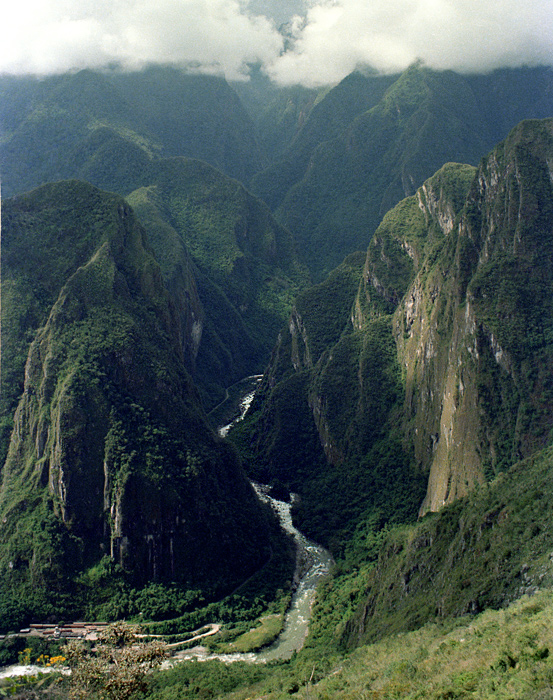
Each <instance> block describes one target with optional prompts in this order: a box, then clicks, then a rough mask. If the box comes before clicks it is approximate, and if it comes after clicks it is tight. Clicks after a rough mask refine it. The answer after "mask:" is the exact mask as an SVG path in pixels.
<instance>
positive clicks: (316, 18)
mask: <svg viewBox="0 0 553 700" xmlns="http://www.w3.org/2000/svg"><path fill="white" fill-rule="evenodd" d="M291 38H292V47H293V48H292V49H289V50H288V51H287V52H286V53H285V54H284V55H282V56H279V57H278V58H276V59H275V60H274V61H273V63H272V64H271V65H270V66H269V67H268V71H269V73H270V75H271V76H272V77H273V78H274V79H275V80H277V81H278V82H281V83H293V82H296V81H298V80H299V81H301V82H302V83H304V84H310V85H324V84H328V83H333V82H335V81H337V80H339V79H340V78H341V77H343V76H344V75H346V74H348V73H350V72H351V71H352V70H354V69H355V68H356V67H357V66H359V65H368V66H371V67H373V68H376V69H377V70H379V71H384V72H394V71H397V70H401V69H404V68H405V67H406V66H408V65H409V64H410V63H412V62H414V61H416V60H419V59H420V60H422V61H424V63H425V64H427V65H429V66H430V67H433V68H437V69H447V68H451V69H453V70H458V71H463V72H466V71H486V70H490V69H494V68H498V67H500V66H520V65H523V64H549V65H550V64H551V63H553V2H552V1H551V0H529V2H526V3H522V2H520V1H519V0H516V1H515V0H491V1H490V2H482V0H373V1H372V2H371V1H370V0H334V1H332V0H329V1H328V2H317V3H316V4H314V5H313V6H312V7H311V8H310V9H309V11H308V13H307V16H306V18H305V19H304V20H303V21H299V19H297V20H296V23H295V25H294V26H293V27H292V31H291Z"/></svg>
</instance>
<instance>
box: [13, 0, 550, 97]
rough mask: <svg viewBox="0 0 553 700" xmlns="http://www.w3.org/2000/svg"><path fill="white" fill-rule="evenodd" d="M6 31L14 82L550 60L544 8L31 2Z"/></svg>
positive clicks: (323, 79)
mask: <svg viewBox="0 0 553 700" xmlns="http://www.w3.org/2000/svg"><path fill="white" fill-rule="evenodd" d="M3 24H4V28H5V32H4V34H5V41H4V42H3V45H2V48H1V50H0V73H10V74H16V75H24V74H35V75H49V74H60V73H63V72H67V71H73V70H79V69H83V68H93V69H103V68H107V67H110V66H113V65H118V66H120V67H122V68H123V69H124V70H137V69H140V68H144V67H145V66H148V65H151V64H158V65H174V66H179V67H188V68H189V69H190V70H193V71H195V72H199V73H204V74H211V75H222V76H224V77H226V78H227V79H229V80H236V79H242V80H247V78H248V75H249V72H250V66H251V65H252V64H256V63H260V64H261V65H262V66H263V70H264V72H265V73H266V74H267V75H269V76H270V77H271V79H272V80H274V81H275V82H277V83H278V84H280V85H292V84H294V85H297V84H301V85H304V86H307V87H316V86H321V85H327V86H328V85H332V84H335V83H337V82H339V81H340V80H342V79H343V78H344V77H345V76H346V75H348V74H349V73H351V72H352V71H354V70H355V69H356V68H358V67H359V66H368V67H370V68H372V69H375V70H377V71H379V72H382V73H393V72H398V71H402V70H405V69H406V68H407V67H408V66H409V65H410V64H411V63H413V62H414V61H417V60H422V61H424V63H425V64H426V65H428V66H429V67H431V68H434V69H437V70H445V69H452V70H456V71H462V72H467V71H469V72H487V71H490V70H494V69H496V68H500V67H521V66H524V65H530V66H536V65H551V61H552V55H553V27H552V18H551V8H550V6H549V3H548V2H547V1H546V0H533V2H531V3H526V4H524V5H521V4H520V3H515V2H514V1H513V0H501V2H495V3H493V5H486V6H483V5H476V4H475V3H474V2H473V1H472V0H463V1H462V2H456V3H455V5H452V4H451V3H449V2H446V0H438V1H437V2H433V3H431V4H429V3H427V2H424V0H417V1H416V2H408V1H407V0H396V1H395V2H394V3H392V4H391V3H389V2H385V1H384V0H378V2H373V3H371V4H370V5H367V3H366V2H364V0H339V1H337V2H325V1H323V0H311V1H310V2H305V1H304V2H300V1H299V0H297V1H296V2H292V1H291V0H287V1H286V2H277V0H264V1H261V0H247V1H244V2H239V0H179V1H178V2H177V0H163V1H162V2H159V1H157V2H155V3H154V2H152V0H132V1H131V2H128V1H125V2H124V1H123V0H117V1H115V2H113V1H112V2H110V3H100V4H98V3H90V2H85V3H83V2H79V3H77V2H75V1H74V0H67V1H66V2H64V3H63V4H59V3H55V2H49V1H48V0H32V1H31V0H27V2H25V3H22V4H19V5H17V4H15V5H11V6H10V7H7V8H5V11H4V13H3Z"/></svg>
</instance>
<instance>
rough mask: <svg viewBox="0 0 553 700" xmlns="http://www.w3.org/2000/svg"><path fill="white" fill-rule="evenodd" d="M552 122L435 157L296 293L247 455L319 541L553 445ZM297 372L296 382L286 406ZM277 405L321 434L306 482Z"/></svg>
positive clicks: (433, 504)
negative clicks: (287, 451) (289, 451)
mask: <svg viewBox="0 0 553 700" xmlns="http://www.w3.org/2000/svg"><path fill="white" fill-rule="evenodd" d="M552 125H553V122H552V121H551V120H543V121H526V122H522V123H521V124H520V125H519V126H518V127H516V128H515V129H514V130H513V131H512V132H511V134H510V135H509V137H508V138H507V140H506V141H505V142H503V143H502V144H500V145H499V146H497V147H496V148H495V149H494V150H493V151H492V152H491V153H490V154H489V156H488V157H487V158H486V159H484V160H483V161H482V164H481V166H480V168H479V169H478V170H475V169H474V168H473V167H472V166H466V165H456V164H448V165H446V166H444V167H443V168H442V169H441V170H440V171H438V173H436V175H435V176H433V177H432V178H430V180H428V181H426V182H425V183H424V185H423V186H422V187H421V188H419V190H418V191H417V193H416V194H415V195H414V196H412V197H410V198H408V199H406V200H404V201H402V202H401V203H400V204H399V205H398V206H397V207H395V208H394V209H393V210H391V211H390V212H389V213H388V214H387V215H386V216H385V217H384V219H383V222H382V224H381V225H380V227H379V228H378V229H377V231H376V233H375V236H374V238H373V240H372V241H371V244H370V245H369V248H368V252H367V255H366V259H365V261H364V265H363V267H362V268H360V267H357V266H355V267H351V268H350V273H349V274H350V275H352V276H351V277H350V282H349V283H348V284H344V277H343V275H344V270H345V269H346V268H339V269H338V271H337V272H336V273H333V275H331V276H330V277H329V278H328V280H327V281H326V282H325V283H322V284H321V285H319V286H317V287H314V288H313V289H312V290H308V291H307V292H305V293H304V294H303V295H302V296H300V297H298V300H297V303H296V309H295V310H294V312H293V314H292V316H291V318H290V322H289V325H288V328H287V329H286V330H284V329H283V330H282V332H281V335H280V337H279V341H278V343H277V346H276V348H275V352H274V355H273V362H272V365H271V367H270V368H269V371H268V373H267V375H266V378H265V380H264V381H265V386H264V389H263V391H262V393H261V394H260V399H259V403H258V404H257V405H254V410H257V412H258V413H257V415H254V416H253V417H252V419H251V421H252V428H251V430H252V432H253V442H252V444H253V445H254V446H255V449H257V450H258V454H256V455H255V461H258V462H259V464H264V465H265V466H264V470H265V472H266V473H267V474H270V476H271V478H282V480H283V481H285V483H286V482H289V483H290V485H292V486H293V488H299V489H300V493H301V495H302V503H301V505H300V517H305V518H306V522H305V523H304V526H306V527H307V528H308V529H310V528H313V530H310V531H311V533H312V534H313V536H318V537H320V538H322V539H323V541H325V542H329V539H328V538H329V532H334V536H335V537H336V539H337V540H338V541H339V540H340V537H341V536H340V535H339V534H337V533H339V532H340V529H341V528H343V529H342V532H343V533H345V532H346V531H347V530H348V527H349V528H351V527H352V526H354V527H355V523H357V526H358V527H361V528H362V527H363V525H362V523H363V522H364V523H367V522H368V521H370V519H371V517H372V519H373V522H380V523H381V524H382V522H386V521H387V520H388V519H390V518H391V521H392V522H393V521H394V519H397V518H399V519H401V517H404V516H405V513H407V512H408V510H409V508H410V507H414V506H415V503H414V500H415V499H416V498H420V501H419V503H418V504H417V505H416V507H417V508H418V507H421V512H422V513H424V512H426V511H428V510H437V509H439V508H441V507H443V505H444V504H446V503H449V502H452V501H454V500H456V499H457V498H459V497H460V496H463V495H464V494H467V493H468V492H469V491H470V490H471V489H473V488H474V486H475V485H476V484H478V483H483V482H485V481H486V480H488V479H490V478H492V477H493V476H494V475H496V474H498V473H499V472H501V471H503V470H505V469H507V468H509V467H510V466H511V465H513V464H514V463H515V462H517V461H518V460H519V459H520V458H521V457H524V456H528V455H530V454H532V453H533V452H534V451H536V450H538V449H540V448H541V447H543V446H545V445H546V444H547V443H548V440H549V436H550V430H551V423H550V415H551V412H550V401H551V391H550V377H551V348H552V346H551V325H552V323H553V315H552V313H551V301H550V299H551V293H552V291H553V290H552V289H551V284H552V282H551V280H552V279H553V274H552V272H553V270H552V267H551V262H552V261H551V255H550V245H549V243H550V238H551V235H552V232H553V219H552V217H551V211H552V202H553V192H552V189H551V188H552V184H551V176H550V172H551V171H550V165H549V163H550V162H551V160H552V155H551V154H552V150H551V149H552V141H551V135H552ZM352 262H353V258H352V259H351V260H350V261H349V265H351V263H352ZM346 267H348V266H346ZM336 280H340V282H339V284H338V288H339V289H340V291H341V292H342V293H343V295H344V296H339V297H336V296H335V295H334V294H333V293H332V291H331V290H332V289H333V283H334V282H335V281H336ZM355 280H356V283H355V282H354V281H355ZM352 283H353V284H355V286H356V291H355V292H352ZM348 289H349V290H350V292H349V294H348V293H347V292H346V291H345V290H348ZM293 377H295V379H294V380H293V379H292V378H293ZM300 377H302V381H301V383H300ZM293 381H294V382H295V385H296V391H297V392H298V391H299V393H296V394H295V398H294V401H289V402H288V405H286V404H279V403H278V401H277V399H276V396H277V395H278V393H279V392H280V393H283V392H285V387H286V386H291V385H292V383H293ZM298 387H299V388H298ZM302 403H303V404H304V408H302V409H298V408H297V406H298V404H302ZM278 406H280V408H278V410H277V407H278ZM307 407H308V410H307ZM286 410H288V411H290V413H293V412H294V411H296V412H297V415H298V416H302V418H301V419H298V424H300V425H305V424H306V416H307V415H308V413H311V416H312V417H311V419H310V420H311V424H310V425H311V427H310V428H309V430H312V428H313V426H314V427H315V428H316V432H317V435H318V440H317V441H315V443H316V442H318V443H319V447H317V448H316V449H314V450H313V465H315V466H314V467H313V471H312V472H309V471H307V473H305V472H304V471H302V477H301V483H300V484H298V483H297V482H298V479H297V478H296V476H297V475H296V476H295V475H294V472H293V470H292V469H291V468H290V467H287V466H286V464H283V459H282V457H281V456H278V455H276V454H274V452H273V449H272V447H271V446H272V445H279V444H280V443H281V441H282V439H283V438H282V437H281V436H279V430H280V426H283V425H293V418H292V417H291V416H290V417H286V418H284V417H283V415H282V414H283V413H285V412H286ZM275 411H277V412H276V413H275ZM269 426H272V427H269ZM289 438H290V436H289V435H288V437H287V438H286V440H288V439H289ZM286 440H285V441H286ZM297 442H298V441H297V440H296V444H297ZM304 444H306V445H307V444H310V445H313V444H314V441H313V439H312V438H311V439H310V442H309V443H307V442H305V443H304ZM321 448H322V450H323V451H324V454H325V457H324V460H321V454H320V450H321ZM298 451H299V452H300V454H301V455H302V458H301V463H302V464H303V463H307V462H308V458H307V456H306V455H303V450H302V449H301V448H299V450H298ZM284 461H285V460H284ZM324 462H326V466H325V467H321V463H324ZM306 474H307V476H306ZM333 474H335V475H336V476H337V475H339V478H338V482H335V481H333V479H334V478H335V477H333V476H332V475H333ZM353 475H355V476H353ZM349 478H353V479H355V481H356V485H355V487H352V485H351V484H350V485H349V486H348V487H347V488H345V489H344V494H346V493H349V496H348V497H347V498H346V497H344V501H343V502H342V497H341V496H340V493H341V490H340V488H341V487H339V486H338V483H339V482H341V483H342V486H343V485H344V484H345V483H346V482H347V481H348V479H349ZM325 480H327V481H326V487H324V488H323V487H322V486H321V484H322V483H324V482H325ZM423 481H425V482H426V489H427V494H426V497H425V499H424V501H423V498H422V496H421V492H420V490H419V487H420V484H421V483H422V482H423ZM303 483H309V487H308V488H305V487H303V486H302V484H303ZM317 483H318V484H319V486H318V487H315V486H314V484H317ZM330 484H332V487H331V488H329V485H330ZM400 485H402V486H407V485H409V486H408V487H407V490H406V491H405V492H402V488H401V486H400ZM417 485H418V486H417ZM352 489H353V490H352ZM352 492H353V493H355V494H356V495H357V496H358V497H359V500H360V501H361V502H362V503H363V505H362V507H359V506H356V505H355V504H356V503H358V500H357V497H356V498H355V499H352V498H351V493H352ZM311 499H313V500H315V499H317V500H318V503H317V505H315V504H314V503H312V501H311ZM346 502H347V506H346V505H345V503H346ZM337 503H340V506H339V507H338V511H339V513H340V516H341V525H338V521H336V522H333V517H332V516H331V515H330V514H331V513H333V512H334V510H335V508H337ZM312 508H313V509H314V510H316V511H317V512H318V513H319V516H318V518H316V517H315V515H314V513H313V512H312V513H309V511H310V510H311V509H312ZM402 509H404V510H402ZM402 512H403V516H402V515H400V514H401V513H402ZM307 513H309V515H306V514H307ZM323 513H324V516H323V515H322V514H323ZM325 517H326V520H325ZM375 518H376V521H375V520H374V519H375ZM329 522H333V525H332V526H328V523H329ZM348 522H349V524H346V523H348ZM327 527H328V529H327ZM349 534H350V536H351V529H350V530H349ZM335 546H336V547H337V548H338V550H339V548H340V545H339V544H338V542H336V544H335Z"/></svg>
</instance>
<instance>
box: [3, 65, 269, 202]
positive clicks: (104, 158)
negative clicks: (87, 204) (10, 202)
mask: <svg viewBox="0 0 553 700" xmlns="http://www.w3.org/2000/svg"><path fill="white" fill-rule="evenodd" d="M0 97H1V100H0V104H1V107H0V124H1V125H2V136H1V139H0V158H1V160H2V167H3V184H4V194H5V195H6V196H10V195H13V194H17V193H21V192H24V191H26V190H29V189H31V188H33V187H36V186H37V185H40V184H42V183H44V182H53V181H56V180H60V179H64V178H78V179H89V180H91V181H92V184H95V185H96V186H101V187H103V188H105V189H108V190H109V191H116V192H118V193H120V194H128V193H129V192H130V191H131V190H132V189H135V188H136V187H137V186H138V185H139V184H141V182H142V181H143V179H142V180H140V179H137V176H138V177H139V178H140V176H142V175H143V174H144V171H145V170H147V168H148V165H149V162H150V160H151V159H152V158H154V159H155V158H156V157H172V156H186V157H193V158H200V159H203V160H205V161H207V162H209V163H211V164H212V165H213V166H215V167H217V168H220V169H221V170H222V171H223V172H226V173H227V174H228V175H230V176H231V177H237V178H239V179H241V180H242V181H247V180H248V179H249V178H250V177H251V176H252V175H253V173H254V172H256V171H257V170H259V169H260V168H261V167H262V165H263V161H262V156H261V153H260V150H259V146H258V145H257V141H256V139H255V136H254V131H255V130H254V126H253V123H252V121H251V119H250V118H249V116H248V114H247V112H246V111H245V109H244V108H243V106H242V104H241V103H240V100H239V99H238V97H237V95H236V93H235V92H234V91H233V90H232V89H231V88H230V87H229V85H228V84H227V83H226V82H225V81H224V80H222V79H220V78H215V77H211V76H201V75H188V74H186V73H183V72H182V71H179V70H176V69H172V68H168V67H165V68H161V67H157V68H156V67H152V68H149V69H147V70H144V71H139V72H135V73H119V72H117V71H115V72H109V71H108V72H104V73H100V72H96V71H91V70H83V71H80V72H78V73H75V74H68V75H63V76H54V77H49V78H44V79H29V78H21V79H14V78H12V77H10V76H2V77H0ZM137 166H139V167H140V172H135V171H136V168H137Z"/></svg>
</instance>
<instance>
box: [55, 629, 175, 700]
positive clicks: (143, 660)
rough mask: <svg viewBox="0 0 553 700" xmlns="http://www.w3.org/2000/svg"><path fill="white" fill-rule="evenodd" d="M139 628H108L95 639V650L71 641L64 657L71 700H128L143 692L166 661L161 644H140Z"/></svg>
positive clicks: (164, 649)
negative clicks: (153, 672) (154, 670)
mask: <svg viewBox="0 0 553 700" xmlns="http://www.w3.org/2000/svg"><path fill="white" fill-rule="evenodd" d="M139 633H140V628H139V627H138V626H137V625H129V624H127V623H125V622H116V623H115V624H113V625H109V626H108V627H107V628H106V629H105V630H104V631H102V632H101V633H100V634H99V635H98V641H97V644H96V646H95V647H94V648H92V649H89V648H87V647H86V646H85V644H84V643H83V642H82V641H71V642H69V644H67V645H66V646H65V647H64V650H63V651H64V655H65V656H66V658H67V662H68V665H69V666H70V668H71V677H70V680H69V683H70V697H71V698H72V699H73V700H81V699H84V698H90V697H98V698H99V700H130V699H131V698H133V697H134V696H135V695H136V694H137V693H139V692H142V691H144V690H145V689H146V687H147V683H148V675H149V674H150V673H151V672H152V670H153V669H154V668H156V667H157V666H159V665H160V664H161V662H162V661H163V660H164V659H165V658H167V656H168V654H167V649H166V645H165V643H164V642H161V641H158V640H155V641H149V642H146V641H142V639H141V638H140V636H139Z"/></svg>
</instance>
